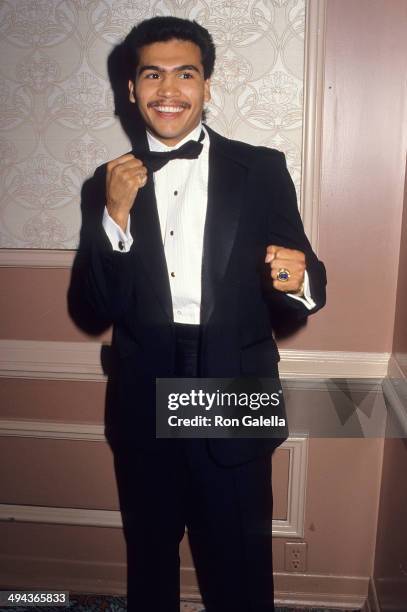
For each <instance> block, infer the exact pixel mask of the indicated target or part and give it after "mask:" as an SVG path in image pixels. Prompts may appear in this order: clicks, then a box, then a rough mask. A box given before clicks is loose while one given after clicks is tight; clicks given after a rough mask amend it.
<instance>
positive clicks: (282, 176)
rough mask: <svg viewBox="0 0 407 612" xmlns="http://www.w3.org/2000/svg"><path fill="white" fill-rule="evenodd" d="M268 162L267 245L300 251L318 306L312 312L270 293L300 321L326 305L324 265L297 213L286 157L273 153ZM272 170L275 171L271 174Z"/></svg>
mask: <svg viewBox="0 0 407 612" xmlns="http://www.w3.org/2000/svg"><path fill="white" fill-rule="evenodd" d="M271 157H272V159H271ZM267 163H268V168H269V171H268V172H267V174H266V176H267V180H269V181H271V182H270V184H269V185H268V189H267V191H266V192H265V193H267V197H271V200H272V201H271V203H270V205H269V223H268V245H271V244H274V245H279V246H282V247H286V248H289V249H297V250H299V251H302V252H303V253H304V254H305V261H306V270H307V272H308V276H309V281H310V290H311V296H312V299H313V300H314V302H315V304H316V306H315V308H313V309H312V310H308V309H307V308H306V307H305V306H304V305H303V304H302V303H301V302H299V301H298V300H293V299H292V298H290V297H289V296H287V295H285V294H284V293H283V292H281V291H277V290H275V289H274V288H273V289H272V290H271V292H270V295H271V296H272V299H273V300H274V302H275V301H276V300H278V301H279V302H280V306H284V307H285V308H290V309H296V310H297V311H298V314H299V317H300V318H301V317H302V316H304V317H306V316H308V315H309V314H313V313H314V312H316V311H317V310H319V309H320V308H322V307H323V306H324V305H325V302H326V291H325V287H326V271H325V266H324V264H323V263H322V262H321V261H319V259H318V257H317V256H316V254H315V253H314V251H313V249H312V247H311V244H310V242H309V240H308V238H307V236H306V234H305V231H304V226H303V223H302V220H301V216H300V213H299V210H298V205H297V197H296V192H295V187H294V184H293V181H292V179H291V176H290V174H289V172H288V170H287V165H286V161H285V156H284V154H283V153H280V152H277V151H273V152H272V156H271V155H270V152H269V156H268V162H267ZM272 168H273V171H271V169H272ZM270 194H271V195H270ZM268 272H269V270H268ZM270 281H271V279H270ZM270 284H271V286H272V282H270ZM276 294H278V295H276Z"/></svg>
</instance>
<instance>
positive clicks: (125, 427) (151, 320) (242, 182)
mask: <svg viewBox="0 0 407 612" xmlns="http://www.w3.org/2000/svg"><path fill="white" fill-rule="evenodd" d="M207 130H208V132H209V136H210V151H209V180H208V207H207V215H206V222H205V229H204V249H203V262H202V264H203V265H202V304H201V324H202V341H201V347H200V359H199V364H200V366H199V368H200V369H199V375H200V376H201V377H225V378H226V377H238V376H249V377H253V376H261V377H275V376H278V370H277V362H278V360H279V355H278V351H277V347H276V344H275V341H274V339H273V332H272V328H273V320H275V319H276V317H278V319H280V320H281V318H283V319H287V318H292V319H301V318H304V317H306V316H307V315H309V314H310V312H315V311H316V310H318V309H319V308H321V307H322V306H323V305H324V303H325V284H326V276H325V269H324V266H323V264H322V263H321V262H320V261H318V259H317V257H316V255H315V254H314V253H313V251H312V248H311V246H310V244H309V242H308V240H307V237H306V235H305V233H304V229H303V225H302V222H301V218H300V215H299V212H298V207H297V203H296V196H295V190H294V186H293V183H292V181H291V178H290V176H289V173H288V171H287V168H286V164H285V158H284V155H283V154H282V153H280V152H278V151H276V150H273V149H268V148H264V147H254V146H251V145H248V144H245V143H242V142H238V141H233V140H228V139H226V138H224V137H222V136H220V135H219V134H217V133H216V132H214V131H213V130H211V129H210V128H208V127H207ZM86 199H87V200H88V202H87V204H86V206H87V207H88V209H87V211H86V210H84V227H83V232H82V247H81V249H80V252H79V255H78V262H77V266H76V267H75V271H74V274H75V275H79V277H80V278H81V290H80V295H81V299H84V298H85V299H86V301H87V303H88V305H90V307H91V309H92V312H93V313H94V316H98V317H101V318H102V319H103V320H104V321H105V322H106V325H107V324H110V323H113V341H112V351H113V354H114V366H113V367H112V368H111V372H110V380H109V388H108V402H107V418H106V431H107V436H108V438H109V439H110V440H111V442H112V444H118V445H124V444H131V445H139V446H141V447H145V448H146V449H148V450H150V451H155V450H163V451H164V452H165V450H166V449H168V448H169V447H168V444H169V443H171V442H172V441H171V440H169V441H168V440H163V439H156V438H155V378H156V377H171V376H173V375H174V352H175V334H174V322H173V312H172V302H171V292H170V285H169V278H168V271H167V267H166V260H165V255H164V249H163V244H162V239H161V233H160V225H159V219H158V213H157V206H156V202H155V194H154V185H153V180H152V177H150V178H149V180H148V182H147V185H146V186H145V187H144V188H143V189H140V190H139V192H138V194H137V197H136V201H135V204H134V206H133V208H132V211H131V231H132V234H133V237H134V243H133V245H132V248H131V250H130V251H129V252H128V253H120V252H115V251H113V250H112V247H111V245H110V243H109V241H108V239H107V237H106V235H105V232H104V230H103V228H102V224H101V217H102V210H103V206H104V203H105V167H101V168H99V169H98V170H97V171H96V174H95V177H94V179H93V180H92V181H91V184H90V186H89V189H88V193H87V198H86ZM86 225H88V227H86ZM271 244H276V245H281V246H284V247H287V248H294V249H299V250H301V251H303V252H305V255H306V266H307V271H308V274H309V278H310V285H311V294H312V297H313V299H314V301H315V302H316V308H315V309H314V310H313V311H308V310H307V309H306V308H305V307H304V306H303V304H302V303H301V302H298V301H296V300H293V299H292V298H290V297H288V296H286V295H284V294H283V293H281V292H278V291H276V290H274V289H273V287H272V281H271V278H270V268H269V266H268V265H266V264H265V263H264V258H265V255H266V247H267V246H268V245H271ZM76 295H78V294H77V293H76ZM281 442H282V439H269V440H259V439H233V440H230V439H212V440H209V445H210V450H211V453H212V454H213V457H214V459H215V460H217V461H218V462H219V463H222V464H225V465H227V464H231V465H232V464H238V463H242V462H244V461H248V460H250V459H252V458H253V457H256V456H258V455H259V454H261V453H263V452H264V450H265V449H270V448H271V449H273V448H275V447H276V446H277V445H278V444H279V443H281Z"/></svg>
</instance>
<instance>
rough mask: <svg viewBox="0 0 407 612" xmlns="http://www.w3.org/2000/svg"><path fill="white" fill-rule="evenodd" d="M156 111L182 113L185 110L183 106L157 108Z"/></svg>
mask: <svg viewBox="0 0 407 612" xmlns="http://www.w3.org/2000/svg"><path fill="white" fill-rule="evenodd" d="M156 109H157V110H158V111H160V113H180V112H181V111H182V110H184V109H183V108H182V106H156Z"/></svg>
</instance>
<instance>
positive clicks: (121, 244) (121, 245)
mask: <svg viewBox="0 0 407 612" xmlns="http://www.w3.org/2000/svg"><path fill="white" fill-rule="evenodd" d="M118 246H119V249H120V250H121V251H124V242H123V240H119V243H118Z"/></svg>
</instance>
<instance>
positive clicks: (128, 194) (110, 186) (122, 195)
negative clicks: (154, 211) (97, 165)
mask: <svg viewBox="0 0 407 612" xmlns="http://www.w3.org/2000/svg"><path fill="white" fill-rule="evenodd" d="M146 183H147V168H146V167H145V166H143V162H142V161H140V160H139V159H136V158H135V157H134V155H132V154H131V153H127V154H126V155H122V156H121V157H118V158H117V159H112V161H110V162H109V163H108V164H107V173H106V208H107V212H108V213H109V215H110V217H111V218H112V219H113V221H115V222H116V223H117V224H118V225H119V226H120V227H121V228H122V230H123V231H126V227H127V220H128V218H129V213H130V210H131V208H132V206H133V203H134V200H135V197H136V196H137V192H138V190H139V189H140V187H144V185H145V184H146Z"/></svg>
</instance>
